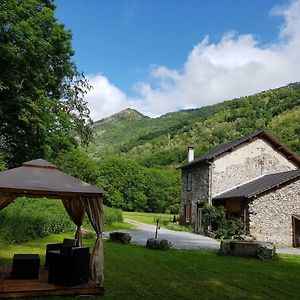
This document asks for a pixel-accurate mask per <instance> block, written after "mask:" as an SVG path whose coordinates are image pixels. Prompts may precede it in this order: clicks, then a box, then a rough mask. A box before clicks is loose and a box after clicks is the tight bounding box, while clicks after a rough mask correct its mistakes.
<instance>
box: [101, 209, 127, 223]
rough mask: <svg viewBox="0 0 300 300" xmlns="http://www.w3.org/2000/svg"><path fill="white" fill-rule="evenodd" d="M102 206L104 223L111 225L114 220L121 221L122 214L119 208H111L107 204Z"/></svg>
mask: <svg viewBox="0 0 300 300" xmlns="http://www.w3.org/2000/svg"><path fill="white" fill-rule="evenodd" d="M103 207H104V223H105V224H107V225H112V224H113V223H115V222H123V221H124V219H123V214H122V211H121V210H120V209H117V208H112V207H108V206H103Z"/></svg>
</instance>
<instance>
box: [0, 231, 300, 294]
mask: <svg viewBox="0 0 300 300" xmlns="http://www.w3.org/2000/svg"><path fill="white" fill-rule="evenodd" d="M63 236H65V235H56V236H50V237H48V238H46V239H41V240H36V241H32V242H27V243H24V244H20V245H15V246H9V247H12V248H9V249H8V252H9V253H10V254H9V255H10V257H11V258H12V256H13V255H12V254H13V253H14V252H13V251H14V250H12V249H14V247H16V249H15V250H17V251H26V252H27V251H28V252H27V253H35V250H38V251H40V252H36V253H40V254H41V255H44V249H45V246H46V244H47V243H52V242H59V241H61V240H62V238H63ZM84 243H85V245H87V246H90V247H92V246H93V243H94V240H85V241H84ZM18 247H19V248H18ZM104 250H105V281H104V287H105V295H104V296H103V297H101V299H143V300H145V299H172V300H174V299H249V298H251V299H288V298H290V299H297V298H300V290H299V283H298V282H299V280H298V279H299V278H300V257H299V256H294V255H279V257H278V259H276V260H265V261H260V260H256V259H250V258H239V257H228V256H219V255H217V253H215V252H209V251H195V250H174V249H173V250H169V251H160V250H150V249H146V248H145V247H143V246H136V245H122V244H116V243H112V242H105V243H104ZM3 253H6V251H5V249H0V256H1V263H9V262H11V258H9V257H7V256H5V257H3V255H2V254H3ZM15 253H16V252H15ZM19 253H20V252H19ZM39 299H45V298H42V297H41V298H39ZM47 299H50V300H55V299H74V298H68V297H49V298H47ZM93 299H95V298H93Z"/></svg>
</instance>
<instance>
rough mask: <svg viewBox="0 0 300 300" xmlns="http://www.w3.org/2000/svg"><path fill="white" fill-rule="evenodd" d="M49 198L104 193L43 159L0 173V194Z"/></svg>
mask: <svg viewBox="0 0 300 300" xmlns="http://www.w3.org/2000/svg"><path fill="white" fill-rule="evenodd" d="M1 192H9V193H18V194H24V195H26V194H32V195H50V196H53V197H55V196H64V195H65V196H70V195H72V194H74V195H82V196H85V195H86V196H87V195H91V196H97V195H104V194H106V192H105V191H104V190H101V189H99V188H97V187H94V186H92V185H90V184H88V183H86V182H84V181H82V180H79V179H77V178H75V177H73V176H70V175H68V174H66V173H64V172H61V171H60V170H58V168H57V166H56V165H54V164H52V163H50V162H48V161H46V160H43V159H36V160H31V161H28V162H25V163H23V165H22V166H21V167H18V168H14V169H10V170H7V171H3V172H0V193H1Z"/></svg>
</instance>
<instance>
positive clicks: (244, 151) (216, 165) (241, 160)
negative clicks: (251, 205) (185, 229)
mask: <svg viewBox="0 0 300 300" xmlns="http://www.w3.org/2000/svg"><path fill="white" fill-rule="evenodd" d="M296 168H297V166H295V165H294V164H293V163H292V162H291V161H289V160H288V159H287V158H286V157H285V156H283V155H282V154H281V153H280V152H278V151H276V150H274V149H273V148H272V146H271V145H270V144H269V143H267V142H266V141H264V140H263V139H261V138H256V139H253V140H252V141H251V142H249V143H244V144H242V145H240V146H238V147H236V148H235V149H234V150H233V151H231V152H226V153H224V154H222V155H220V156H219V157H217V158H216V159H215V160H214V161H213V164H212V186H211V189H212V191H211V192H212V197H214V196H215V195H216V194H219V193H221V192H224V191H226V190H229V189H231V188H233V187H235V186H237V185H239V184H242V183H245V182H247V181H249V180H251V179H254V178H257V177H259V176H261V175H266V174H273V173H279V172H284V171H290V170H295V169H296Z"/></svg>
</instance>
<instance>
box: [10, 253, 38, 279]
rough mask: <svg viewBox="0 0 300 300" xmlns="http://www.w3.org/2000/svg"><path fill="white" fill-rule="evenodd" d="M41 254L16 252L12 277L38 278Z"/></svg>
mask: <svg viewBox="0 0 300 300" xmlns="http://www.w3.org/2000/svg"><path fill="white" fill-rule="evenodd" d="M39 270H40V256H39V255H38V254H15V255H14V259H13V267H12V278H16V279H27V278H38V277H39Z"/></svg>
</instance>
